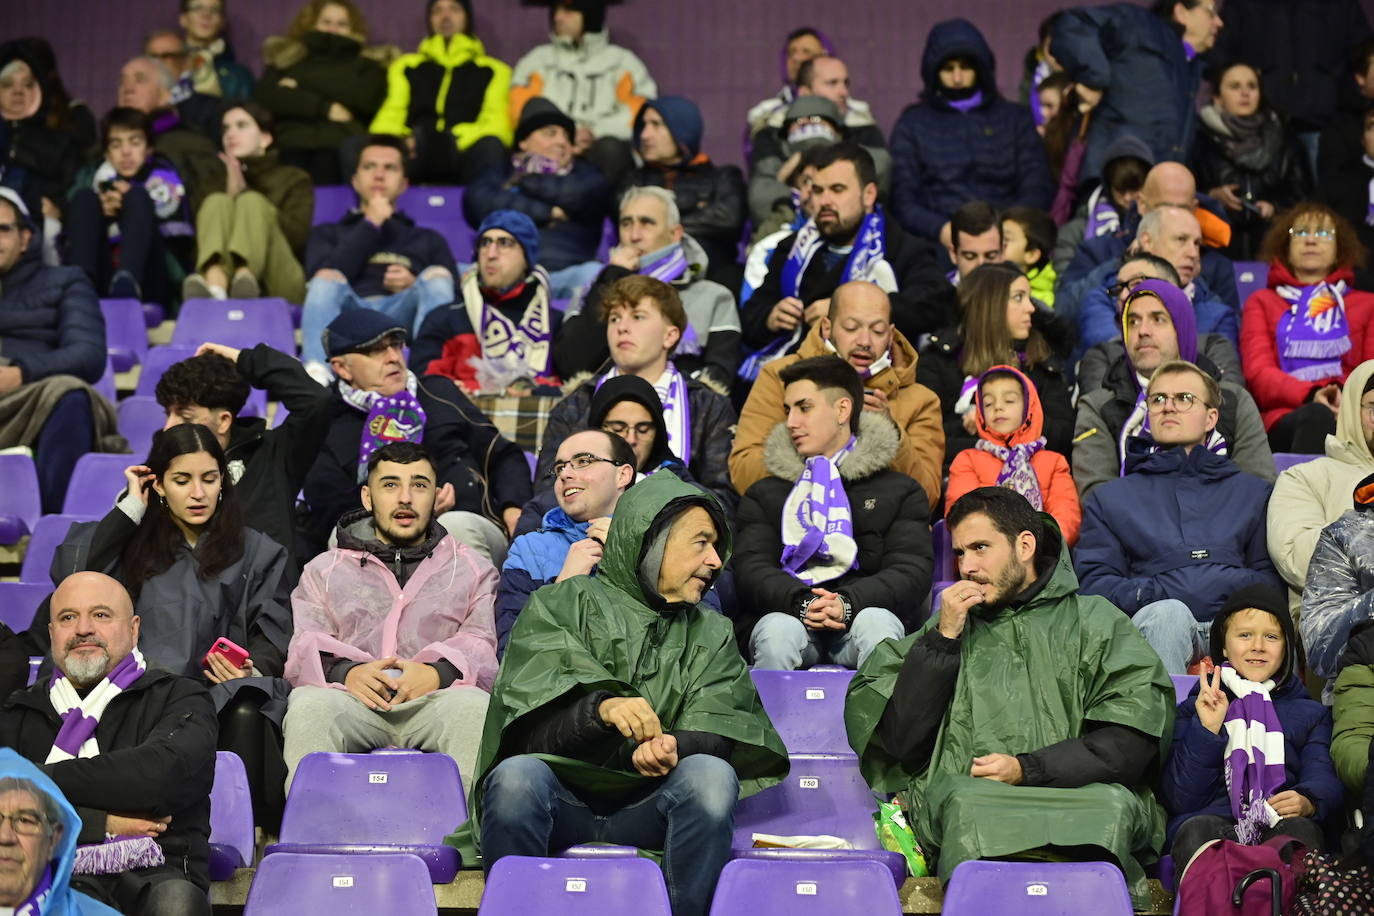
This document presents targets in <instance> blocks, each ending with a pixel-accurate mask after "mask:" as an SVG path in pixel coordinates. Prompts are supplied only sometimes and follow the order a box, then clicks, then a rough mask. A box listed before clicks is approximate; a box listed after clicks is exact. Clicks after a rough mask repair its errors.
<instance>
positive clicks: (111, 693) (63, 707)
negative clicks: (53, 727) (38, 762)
mask: <svg viewBox="0 0 1374 916" xmlns="http://www.w3.org/2000/svg"><path fill="white" fill-rule="evenodd" d="M146 668H147V666H146V665H144V663H143V653H141V652H139V651H138V649H134V650H133V651H132V652H130V653H129V654H128V655H126V656H124V657H123V658H122V659H120V660H119V664H117V665H115V666H114V668H112V669H111V670H110V673H109V674H106V675H105V678H104V680H102V681H101V682H100V683H99V684H96V685H95V686H94V687H92V688H91V689H90V691H89V692H87V694H86V695H85V696H84V697H83V696H81V695H80V694H78V693H77V692H76V687H75V686H74V685H73V684H72V682H71V681H69V680H67V676H66V675H65V674H63V673H62V672H61V670H59V669H58V668H57V667H55V666H54V668H53V672H52V680H51V681H49V682H48V701H49V702H50V703H52V708H53V710H54V711H55V712H56V713H57V714H58V716H60V717H61V719H62V726H61V728H59V729H58V730H57V737H56V738H54V739H53V744H52V750H50V751H48V757H47V759H46V760H44V761H43V762H44V763H58V762H60V761H63V760H75V759H76V758H78V757H95V756H97V755H98V754H99V753H100V746H99V745H98V744H97V743H96V740H95V729H96V726H98V725H99V724H100V717H101V715H102V714H103V713H104V712H105V709H106V708H107V707H108V706H109V705H110V703H111V701H113V700H114V698H115V697H117V696H119V695H120V694H121V693H123V692H124V691H125V690H127V689H128V688H129V686H130V685H131V684H133V682H134V681H136V680H138V679H139V678H140V677H142V676H143V672H144V671H145V670H146Z"/></svg>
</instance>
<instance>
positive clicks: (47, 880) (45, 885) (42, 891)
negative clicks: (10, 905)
mask: <svg viewBox="0 0 1374 916" xmlns="http://www.w3.org/2000/svg"><path fill="white" fill-rule="evenodd" d="M51 894H52V866H51V865H49V866H48V867H47V868H45V869H43V874H41V875H39V876H38V883H37V884H35V885H34V888H33V893H32V894H29V896H27V897H25V898H24V899H23V900H22V901H21V902H20V904H19V905H18V906H17V907H15V908H14V916H42V913H43V911H44V910H45V909H47V907H48V897H49V896H50V895H51Z"/></svg>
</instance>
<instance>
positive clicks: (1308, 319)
mask: <svg viewBox="0 0 1374 916" xmlns="http://www.w3.org/2000/svg"><path fill="white" fill-rule="evenodd" d="M1347 289H1348V287H1347V286H1346V285H1345V281H1344V280H1337V281H1336V282H1335V283H1326V282H1322V283H1317V284H1314V285H1312V286H1280V287H1278V288H1277V289H1276V290H1275V292H1277V293H1278V294H1279V295H1280V296H1282V297H1283V301H1284V302H1287V303H1288V311H1287V313H1286V314H1284V315H1283V316H1282V317H1280V318H1279V323H1278V327H1277V328H1276V329H1275V337H1276V339H1277V343H1278V351H1279V368H1280V369H1282V370H1283V371H1284V372H1286V373H1288V374H1289V375H1291V376H1293V378H1296V379H1301V380H1302V381H1304V382H1318V381H1321V380H1322V379H1327V378H1331V377H1333V376H1339V375H1340V374H1341V357H1342V356H1344V355H1345V354H1346V353H1348V352H1349V351H1350V347H1351V343H1350V328H1349V325H1348V324H1347V323H1346V319H1345V296H1344V294H1345V292H1346V290H1347Z"/></svg>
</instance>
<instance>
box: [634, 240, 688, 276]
mask: <svg viewBox="0 0 1374 916" xmlns="http://www.w3.org/2000/svg"><path fill="white" fill-rule="evenodd" d="M639 272H640V273H641V274H643V275H644V276H646V277H653V278H654V279H655V280H662V281H663V282H664V283H673V282H675V281H676V280H677V279H678V278H679V277H681V276H682V275H683V274H685V273H686V272H687V253H686V252H685V251H683V250H682V245H681V244H677V245H672V246H670V247H669V249H668V253H667V254H665V255H664V256H663V257H661V258H659V259H658V260H657V261H654V262H653V263H652V264H640V265H639Z"/></svg>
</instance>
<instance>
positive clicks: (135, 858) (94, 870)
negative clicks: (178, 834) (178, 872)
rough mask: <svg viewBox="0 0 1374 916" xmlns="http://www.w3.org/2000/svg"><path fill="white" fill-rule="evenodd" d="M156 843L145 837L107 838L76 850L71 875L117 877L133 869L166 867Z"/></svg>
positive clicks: (164, 856) (165, 861)
mask: <svg viewBox="0 0 1374 916" xmlns="http://www.w3.org/2000/svg"><path fill="white" fill-rule="evenodd" d="M166 864H167V856H166V855H165V854H164V853H163V851H162V847H161V846H159V845H158V844H157V840H154V839H153V838H152V837H146V836H116V837H111V836H107V837H106V838H105V842H103V843H89V844H87V845H85V846H78V847H76V861H75V862H74V863H72V874H74V875H118V874H121V873H123V872H126V871H130V870H132V869H135V868H155V867H156V866H158V865H166Z"/></svg>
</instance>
